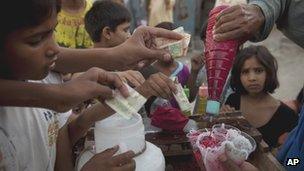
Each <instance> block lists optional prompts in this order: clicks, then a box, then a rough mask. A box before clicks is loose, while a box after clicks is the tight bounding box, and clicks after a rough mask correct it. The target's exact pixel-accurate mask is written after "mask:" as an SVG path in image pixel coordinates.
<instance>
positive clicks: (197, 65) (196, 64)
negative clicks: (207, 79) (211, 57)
mask: <svg viewBox="0 0 304 171" xmlns="http://www.w3.org/2000/svg"><path fill="white" fill-rule="evenodd" d="M204 65H205V59H204V56H203V54H202V53H201V54H197V55H194V56H193V57H192V58H191V71H192V72H195V73H198V71H199V70H200V69H201V68H202V67H203V66H204Z"/></svg>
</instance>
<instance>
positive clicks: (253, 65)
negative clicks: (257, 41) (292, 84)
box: [223, 46, 298, 147]
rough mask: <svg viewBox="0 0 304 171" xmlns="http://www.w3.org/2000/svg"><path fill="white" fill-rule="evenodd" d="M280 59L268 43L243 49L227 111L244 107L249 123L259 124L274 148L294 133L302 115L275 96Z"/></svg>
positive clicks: (238, 56) (235, 64)
mask: <svg viewBox="0 0 304 171" xmlns="http://www.w3.org/2000/svg"><path fill="white" fill-rule="evenodd" d="M278 85H279V82H278V79H277V61H276V59H275V58H274V57H273V56H272V55H271V54H270V52H269V51H268V49H267V48H265V47H264V46H250V47H247V48H245V49H243V50H241V51H240V52H239V53H238V55H237V57H236V59H235V62H234V65H233V68H232V71H231V87H232V89H233V90H234V91H235V93H233V94H231V95H230V96H229V97H228V99H227V101H226V103H225V104H226V105H227V106H224V107H223V110H224V111H225V110H231V109H233V108H234V109H235V110H241V111H242V113H243V115H244V117H245V118H246V119H247V120H248V122H249V123H250V124H251V125H252V126H254V127H256V128H257V129H258V130H259V131H260V132H261V134H262V135H263V139H264V140H265V142H266V143H267V144H268V145H269V146H270V147H277V146H279V145H281V143H282V142H281V143H278V140H279V137H280V136H281V135H283V134H284V133H287V132H290V131H291V130H292V129H293V128H294V127H295V126H296V125H297V121H298V115H296V114H295V113H294V111H293V110H292V109H290V108H289V107H288V106H287V105H285V104H284V103H282V102H281V101H279V100H277V99H275V98H274V97H272V96H271V93H273V92H274V90H275V89H276V88H277V87H278Z"/></svg>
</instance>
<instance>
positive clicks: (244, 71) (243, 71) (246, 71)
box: [241, 70, 249, 75]
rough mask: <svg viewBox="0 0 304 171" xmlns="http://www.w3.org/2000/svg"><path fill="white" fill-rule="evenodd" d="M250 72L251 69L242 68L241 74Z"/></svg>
mask: <svg viewBox="0 0 304 171" xmlns="http://www.w3.org/2000/svg"><path fill="white" fill-rule="evenodd" d="M248 73H249V70H242V71H241V74H242V75H245V74H248Z"/></svg>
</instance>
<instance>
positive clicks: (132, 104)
mask: <svg viewBox="0 0 304 171" xmlns="http://www.w3.org/2000/svg"><path fill="white" fill-rule="evenodd" d="M125 85H126V86H127V88H128V90H129V94H130V95H129V96H128V97H127V98H125V97H124V96H122V94H121V93H120V92H119V91H118V90H114V98H112V99H108V100H106V101H105V103H106V104H107V105H108V106H110V107H111V108H112V109H113V110H114V111H115V112H117V113H118V114H119V115H121V116H122V117H124V118H126V119H131V118H132V116H133V115H134V114H136V113H137V112H138V111H139V109H140V108H141V107H142V106H143V105H144V103H145V102H146V101H147V100H146V98H145V97H143V96H142V95H141V94H139V93H138V92H137V91H136V90H134V89H132V88H131V87H130V86H128V85H127V84H125Z"/></svg>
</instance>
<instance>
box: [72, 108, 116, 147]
mask: <svg viewBox="0 0 304 171" xmlns="http://www.w3.org/2000/svg"><path fill="white" fill-rule="evenodd" d="M114 113H115V111H114V110H112V109H111V108H110V107H108V106H107V105H104V104H101V103H98V104H95V105H94V106H92V107H90V108H87V109H86V110H85V111H84V112H83V113H82V114H81V115H79V116H78V117H77V118H76V119H75V120H73V121H71V122H70V123H69V137H70V141H71V145H72V146H74V145H75V143H76V142H77V141H78V140H79V139H80V138H82V137H83V136H84V135H85V134H86V132H87V131H88V130H89V128H91V127H92V126H93V124H94V123H95V122H96V121H98V120H102V119H105V118H107V117H108V116H110V115H112V114H114Z"/></svg>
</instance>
